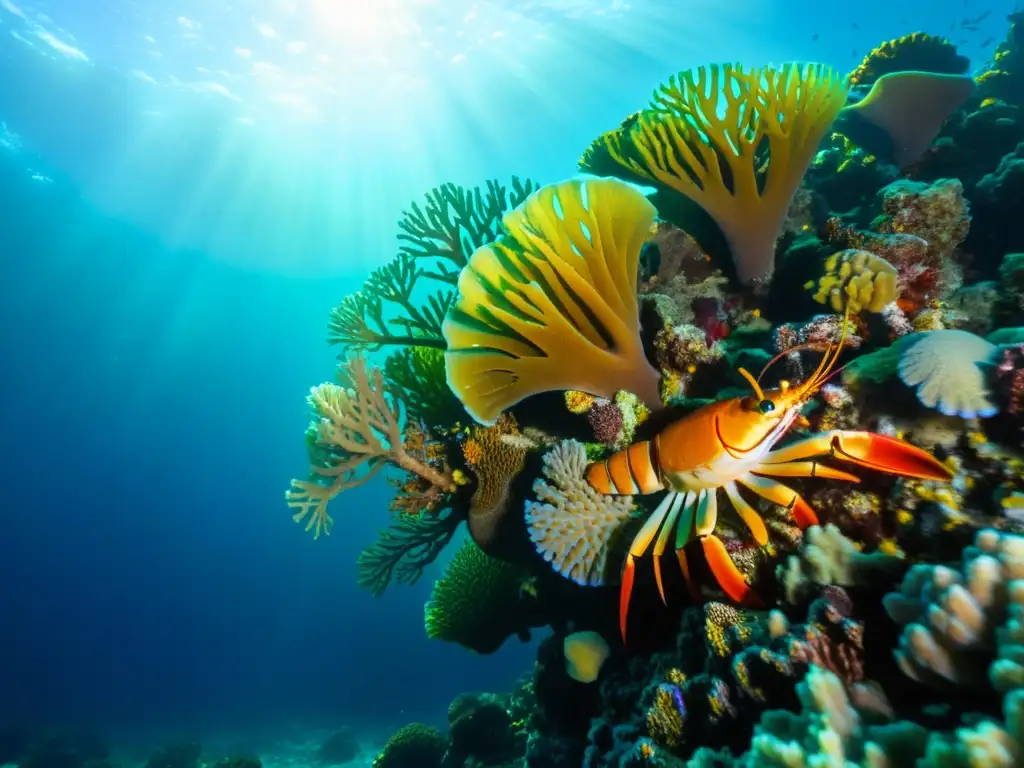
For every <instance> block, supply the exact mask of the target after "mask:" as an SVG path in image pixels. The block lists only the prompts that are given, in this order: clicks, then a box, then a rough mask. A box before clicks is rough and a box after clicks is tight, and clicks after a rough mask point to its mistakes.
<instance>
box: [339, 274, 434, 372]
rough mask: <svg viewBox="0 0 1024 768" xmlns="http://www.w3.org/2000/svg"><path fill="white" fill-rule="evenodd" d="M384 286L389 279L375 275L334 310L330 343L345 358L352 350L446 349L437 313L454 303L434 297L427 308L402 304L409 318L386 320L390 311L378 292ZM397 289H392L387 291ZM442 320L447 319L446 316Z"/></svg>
mask: <svg viewBox="0 0 1024 768" xmlns="http://www.w3.org/2000/svg"><path fill="white" fill-rule="evenodd" d="M396 276H397V277H400V276H401V275H400V273H399V274H398V275H396ZM382 285H388V283H387V279H386V278H385V277H384V276H383V275H378V274H377V273H374V275H373V276H371V278H370V279H369V280H367V282H366V283H365V284H364V286H363V289H362V290H361V291H358V292H357V293H353V294H349V295H348V296H346V297H345V298H344V299H342V300H341V303H340V304H338V306H336V307H335V308H334V309H333V310H331V316H330V321H329V322H328V326H327V329H328V330H327V341H328V343H329V344H338V345H341V346H342V347H343V348H344V351H343V352H342V354H343V355H344V354H347V353H348V352H349V351H353V350H355V351H360V350H365V351H368V352H376V351H378V350H380V349H381V348H383V347H401V346H414V347H434V348H437V349H444V347H445V342H444V338H443V337H442V336H441V321H440V319H439V316H438V313H439V312H440V311H441V308H442V307H447V303H446V302H451V301H453V300H454V299H453V298H452V297H445V296H444V295H440V296H439V295H436V294H435V295H434V296H431V297H430V298H429V299H428V300H427V305H426V307H418V306H416V305H415V304H413V303H412V302H411V301H407V302H405V303H400V304H399V306H400V307H401V308H402V309H404V310H405V311H406V314H405V315H401V314H399V315H398V316H397V317H390V318H389V317H385V311H386V309H390V307H386V306H385V304H384V301H385V299H384V296H382V295H381V293H379V292H378V290H377V289H378V288H379V287H380V286H382ZM395 287H396V286H394V285H391V286H390V287H389V288H388V290H389V291H390V290H394V289H395ZM439 293H441V292H439ZM410 310H411V311H410ZM440 317H441V318H443V317H444V314H443V312H442V313H441V315H440Z"/></svg>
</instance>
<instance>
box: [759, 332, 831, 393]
mask: <svg viewBox="0 0 1024 768" xmlns="http://www.w3.org/2000/svg"><path fill="white" fill-rule="evenodd" d="M805 349H821V344H819V343H817V342H816V341H808V342H806V343H804V344H797V345H796V346H793V347H790V348H789V349H785V350H783V351H782V352H779V354H777V355H776V356H775V357H773V358H772V359H771V360H769V361H768V362H767V363H765V366H764V368H762V369H761V372H760V373H759V374H758V375H757V381H758V383H760V382H761V379H762V378H764V375H765V374H766V373H767V372H768V369H769V368H771V367H772V366H773V365H775V363H777V362H778V361H779V360H781V359H782V358H784V357H786V356H787V355H792V354H794V353H795V352H802V351H803V350H805Z"/></svg>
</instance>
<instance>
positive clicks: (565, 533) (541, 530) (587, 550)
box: [526, 440, 633, 586]
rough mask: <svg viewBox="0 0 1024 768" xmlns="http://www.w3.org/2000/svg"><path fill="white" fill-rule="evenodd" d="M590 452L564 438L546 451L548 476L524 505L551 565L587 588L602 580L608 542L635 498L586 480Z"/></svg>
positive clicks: (532, 530)
mask: <svg viewBox="0 0 1024 768" xmlns="http://www.w3.org/2000/svg"><path fill="white" fill-rule="evenodd" d="M588 463H589V462H588V460H587V450H586V448H585V447H584V446H583V444H582V443H580V442H578V441H576V440H563V441H562V442H560V443H558V444H557V445H556V446H555V447H554V448H552V449H551V450H550V451H549V452H548V453H547V454H545V455H544V469H543V474H544V477H545V478H547V480H549V481H550V482H546V481H545V480H543V479H540V478H538V479H537V481H536V482H535V483H534V484H533V491H534V493H535V494H537V499H538V500H537V501H531V502H528V503H527V505H526V525H527V529H528V530H529V533H530V540H531V541H532V542H533V543H534V546H536V547H537V551H538V552H539V553H540V554H541V555H542V556H543V557H544V559H545V560H547V561H548V562H549V563H551V565H552V567H553V568H554V569H555V570H556V571H558V573H560V574H562V575H563V576H565V577H566V578H569V579H572V580H573V581H575V582H576V583H577V584H582V585H584V586H588V585H589V586H600V585H601V584H603V583H604V574H605V570H606V568H607V567H608V551H609V546H608V545H609V542H610V541H611V539H612V537H613V536H614V535H615V532H616V531H617V530H618V529H619V527H620V526H621V525H622V524H623V523H624V522H625V521H626V520H628V519H629V518H630V515H631V513H632V511H633V497H632V496H606V495H604V494H601V493H598V492H597V491H595V490H594V489H593V488H591V487H590V485H589V484H588V483H587V481H586V477H585V476H586V471H587V465H588Z"/></svg>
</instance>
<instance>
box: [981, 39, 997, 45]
mask: <svg viewBox="0 0 1024 768" xmlns="http://www.w3.org/2000/svg"><path fill="white" fill-rule="evenodd" d="M995 41H996V39H995V38H994V37H988V38H985V42H984V43H982V44H981V47H982V48H988V47H989V46H990V45H992V43H994V42H995Z"/></svg>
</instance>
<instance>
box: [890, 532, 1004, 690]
mask: <svg viewBox="0 0 1024 768" xmlns="http://www.w3.org/2000/svg"><path fill="white" fill-rule="evenodd" d="M1022 574H1024V537H1021V536H1016V535H1013V534H1001V533H999V532H997V531H993V530H984V531H981V532H979V533H978V535H977V537H976V538H975V545H974V546H973V547H968V548H967V549H966V550H965V552H964V560H963V563H962V564H961V565H960V566H959V567H958V568H951V567H947V566H943V565H923V564H921V565H915V566H914V567H913V568H911V569H910V571H908V572H907V574H906V576H905V577H904V579H903V583H902V584H901V585H900V591H899V592H893V593H891V594H888V595H886V596H885V598H884V600H883V604H884V606H885V609H886V611H887V612H888V613H889V616H890V617H891V618H892V619H893V621H895V622H896V623H897V624H900V625H902V626H903V628H904V629H903V635H902V636H901V638H900V646H899V649H898V650H897V651H896V652H895V655H896V660H897V662H898V663H899V665H900V668H901V669H902V670H903V672H904V673H905V674H906V675H907V676H908V677H911V678H913V679H915V680H918V681H920V682H924V683H932V684H934V683H939V682H940V681H945V682H947V683H955V684H958V685H965V686H967V685H977V684H978V683H979V682H980V681H983V680H985V678H986V675H985V672H986V670H987V671H988V674H989V677H990V678H991V679H992V683H993V685H994V686H995V687H996V688H998V689H1001V690H1007V689H1008V688H1011V687H1017V686H1016V685H1012V684H1011V683H1010V681H1013V680H1021V681H1024V628H1022V627H1021V621H1022V619H1024V582H1022V581H1021V580H1020V579H1021V576H1022ZM997 630H998V631H997ZM993 661H994V663H993ZM990 664H991V666H989V665H990Z"/></svg>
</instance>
